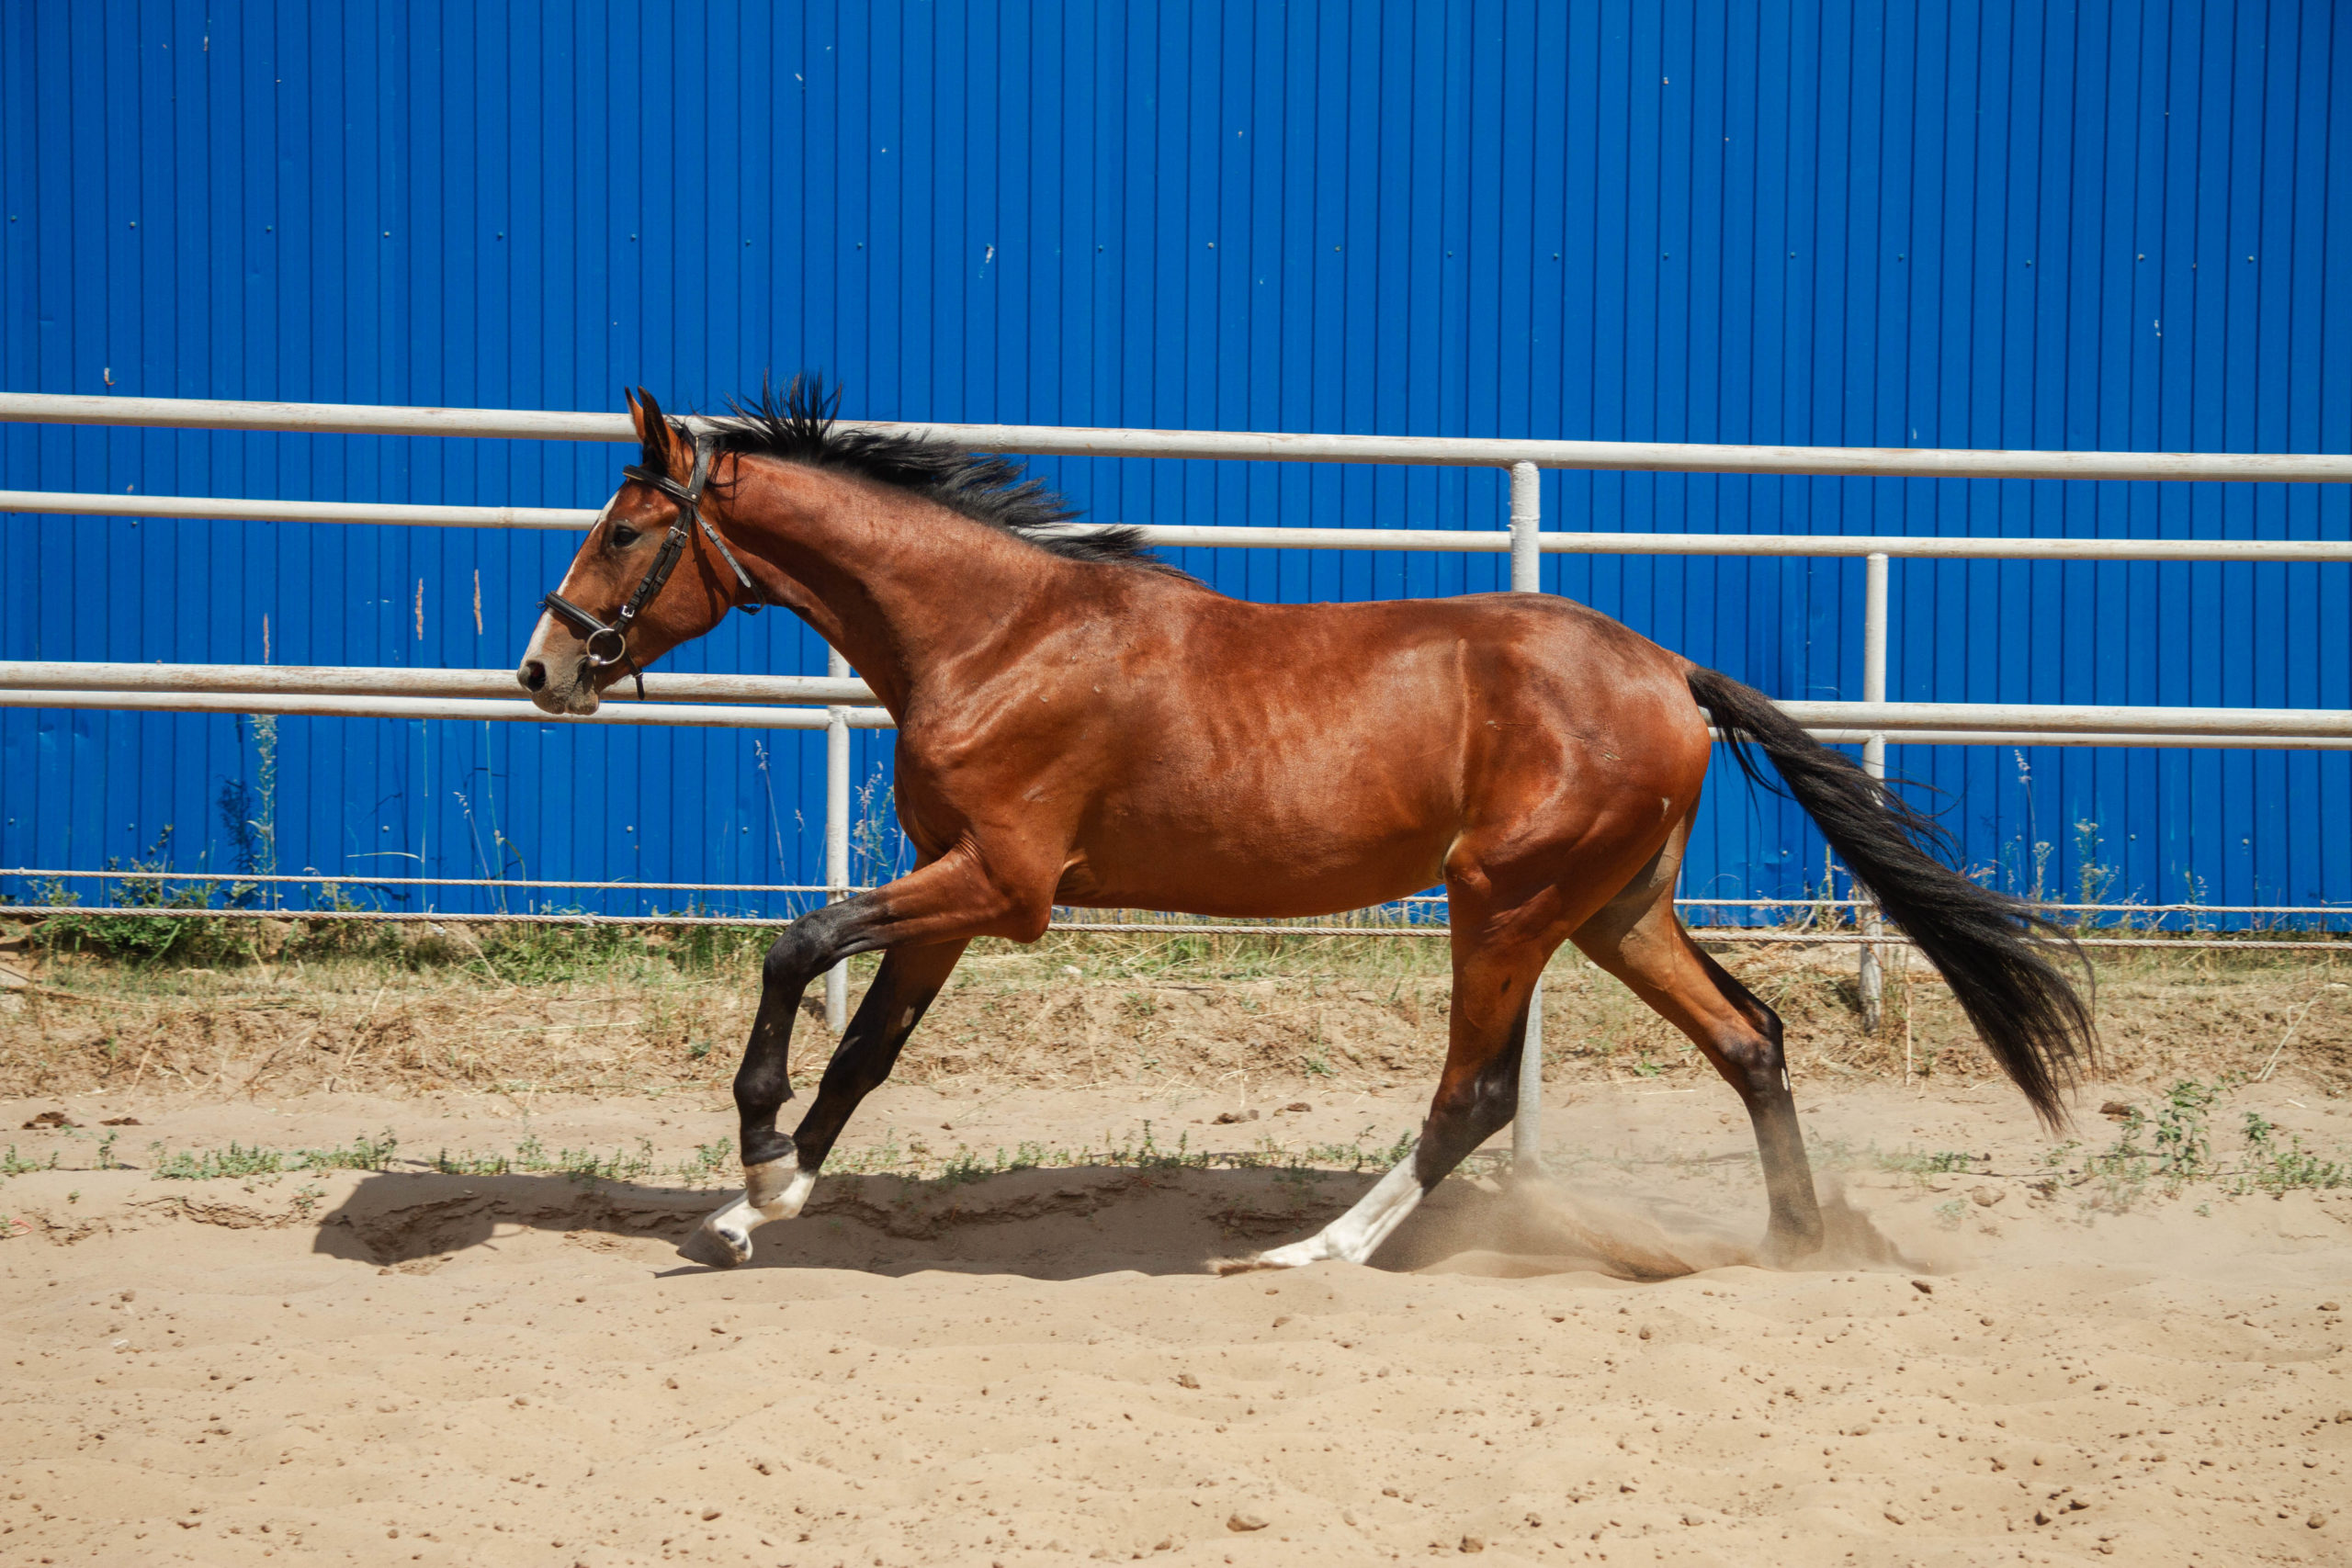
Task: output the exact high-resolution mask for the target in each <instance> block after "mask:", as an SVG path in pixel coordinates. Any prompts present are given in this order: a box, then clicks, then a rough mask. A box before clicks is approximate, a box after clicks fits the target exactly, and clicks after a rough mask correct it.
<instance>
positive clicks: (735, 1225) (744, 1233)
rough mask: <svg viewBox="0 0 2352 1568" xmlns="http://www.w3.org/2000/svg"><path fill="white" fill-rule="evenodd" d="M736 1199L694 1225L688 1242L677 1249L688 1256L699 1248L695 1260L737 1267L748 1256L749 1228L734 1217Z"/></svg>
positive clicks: (747, 1260)
mask: <svg viewBox="0 0 2352 1568" xmlns="http://www.w3.org/2000/svg"><path fill="white" fill-rule="evenodd" d="M741 1206H742V1205H741V1203H740V1202H737V1203H730V1204H729V1205H728V1206H727V1207H726V1208H724V1209H721V1210H720V1211H719V1212H718V1213H715V1214H713V1215H711V1216H710V1217H709V1218H707V1219H706V1220H704V1221H703V1223H702V1224H699V1225H697V1226H695V1233H694V1235H693V1236H692V1237H690V1238H689V1241H690V1244H695V1245H690V1246H689V1247H681V1248H680V1249H679V1250H680V1251H683V1252H685V1253H686V1254H687V1255H688V1256H689V1257H693V1256H694V1254H695V1253H696V1252H699V1253H701V1254H703V1255H704V1256H703V1257H702V1258H697V1259H696V1261H700V1262H709V1263H713V1264H716V1265H717V1266H718V1267H719V1268H721V1269H740V1268H741V1267H742V1266H743V1265H744V1264H746V1263H749V1262H750V1261H751V1260H752V1231H751V1227H750V1226H749V1225H746V1224H743V1222H742V1221H741V1220H740V1219H738V1218H736V1217H735V1214H734V1211H735V1210H737V1209H739V1208H741Z"/></svg>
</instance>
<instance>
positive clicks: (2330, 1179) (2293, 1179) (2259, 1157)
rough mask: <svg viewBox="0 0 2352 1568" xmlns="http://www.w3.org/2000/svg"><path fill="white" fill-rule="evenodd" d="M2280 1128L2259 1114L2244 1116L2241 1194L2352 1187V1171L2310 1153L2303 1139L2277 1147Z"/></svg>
mask: <svg viewBox="0 0 2352 1568" xmlns="http://www.w3.org/2000/svg"><path fill="white" fill-rule="evenodd" d="M2277 1134H2278V1127H2277V1126H2276V1125H2275V1124H2273V1123H2272V1122H2269V1121H2267V1120H2266V1119H2265V1118H2264V1117H2263V1115H2262V1113H2261V1112H2260V1111H2247V1112H2246V1113H2245V1169H2244V1170H2243V1172H2242V1173H2241V1177H2242V1180H2241V1183H2240V1190H2245V1188H2246V1187H2252V1188H2253V1189H2255V1190H2257V1191H2262V1192H2271V1193H2278V1192H2288V1191H2295V1190H2323V1191H2324V1190H2332V1189H2335V1188H2338V1187H2352V1167H2347V1166H2345V1165H2343V1164H2340V1163H2338V1162H2337V1161H2335V1160H2331V1159H2322V1158H2321V1157H2320V1156H2317V1155H2314V1154H2312V1153H2310V1152H2309V1151H2307V1150H2306V1149H2305V1148H2304V1147H2303V1140H2302V1139H2301V1137H2300V1136H2296V1135H2291V1134H2290V1137H2289V1140H2288V1145H2287V1146H2286V1147H2285V1148H2283V1149H2282V1148H2280V1147H2278V1141H2277Z"/></svg>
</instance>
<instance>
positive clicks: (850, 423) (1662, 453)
mask: <svg viewBox="0 0 2352 1568" xmlns="http://www.w3.org/2000/svg"><path fill="white" fill-rule="evenodd" d="M8 421H16V422H23V423H41V424H133V425H151V426H160V427H164V428H168V429H180V430H266V431H285V432H298V433H299V432H308V433H312V434H345V435H448V436H472V437H491V438H503V439H523V440H534V441H624V442H627V441H635V440H636V439H637V433H636V431H635V430H634V429H633V428H632V427H631V426H630V423H629V418H628V415H627V414H625V413H588V412H559V411H549V410H538V409H442V408H393V407H377V406H373V405H369V404H364V403H273V402H239V401H232V400H220V399H205V398H110V397H102V396H96V395H92V394H85V393H56V392H0V422H8ZM689 423H707V422H695V421H689ZM842 424H843V426H844V427H845V428H854V429H869V430H876V431H884V432H889V433H892V434H922V435H928V436H932V437H934V438H936V439H938V440H941V441H948V442H953V443H954V444H956V446H963V447H967V448H968V449H970V450H972V451H975V452H1018V453H1028V454H1035V456H1038V457H1179V458H1199V459H1208V460H1214V461H1239V462H1274V463H1417V464H1428V465H1444V466H1450V467H1466V468H1510V467H1512V466H1514V465H1516V464H1520V463H1531V464H1533V465H1534V466H1535V467H1536V468H1591V469H1608V470H1615V471H1623V472H1631V473H1689V474H1817V475H1853V476H1860V477H1867V478H1873V479H2154V480H2167V481H2192V482H2193V481H2199V480H2222V481H2233V482H2237V481H2248V480H2252V481H2259V482H2267V483H2273V484H2346V483H2352V456H2347V455H2341V454H2335V453H2272V452H2031V451H2020V452H2005V451H1953V450H1944V449H1930V448H1914V447H1906V446H1714V445H1702V444H1699V443H1695V442H1651V441H1528V440H1513V439H1508V438H1499V437H1485V436H1455V435H1317V434H1288V433H1282V432H1271V431H1243V430H1094V429H1087V428H1083V427H1078V426H1069V425H1051V424H941V423H888V422H881V421H854V420H844V421H842Z"/></svg>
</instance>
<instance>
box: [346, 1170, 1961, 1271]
mask: <svg viewBox="0 0 2352 1568" xmlns="http://www.w3.org/2000/svg"><path fill="white" fill-rule="evenodd" d="M1374 1179H1375V1178H1374V1176H1373V1175H1369V1174H1362V1175H1359V1174H1349V1173H1344V1172H1334V1171H1306V1172H1300V1171H1288V1170H1264V1169H1256V1170H1250V1169H1240V1170H1221V1169H1199V1168H1169V1169H1136V1168H1125V1167H1070V1168H1057V1169H1033V1170H1020V1171H1011V1172H1006V1173H1003V1174H999V1175H991V1176H986V1177H982V1178H980V1179H962V1180H958V1179H937V1178H934V1179H920V1178H910V1177H900V1176H840V1177H827V1178H826V1179H824V1180H822V1181H821V1182H820V1183H819V1185H818V1188H817V1191H816V1193H815V1195H814V1196H813V1197H812V1198H811V1200H810V1201H809V1207H808V1209H807V1210H806V1211H805V1212H804V1213H802V1214H801V1216H800V1217H799V1218H798V1219H797V1220H793V1221H787V1222H783V1223H779V1224H772V1225H768V1226H766V1227H764V1228H763V1229H762V1230H761V1231H759V1232H758V1233H757V1239H758V1252H757V1254H756V1256H755V1257H754V1258H753V1259H752V1262H751V1263H750V1264H748V1265H746V1267H748V1268H753V1269H852V1270H857V1271H862V1272H866V1273H873V1274H880V1275H903V1274H912V1273H917V1272H921V1271H924V1270H946V1271H953V1272H958V1273H974V1274H1016V1275H1022V1276H1025V1277H1027V1278H1031V1279H1039V1280H1070V1279H1079V1278H1082V1277H1085V1276H1088V1275H1096V1274H1105V1273H1113V1272H1118V1271H1123V1270H1128V1271H1134V1272H1137V1273H1143V1274H1198V1273H1204V1272H1207V1271H1210V1270H1212V1269H1215V1268H1216V1266H1217V1265H1218V1264H1219V1263H1220V1262H1223V1261H1226V1260H1229V1259H1234V1258H1246V1257H1248V1256H1250V1254H1252V1253H1254V1252H1256V1251H1257V1250H1258V1249H1259V1248H1261V1247H1268V1246H1272V1245H1276V1244H1279V1243H1281V1242H1284V1241H1294V1240H1296V1239H1298V1238H1299V1237H1301V1236H1304V1235H1308V1234H1310V1233H1312V1232H1313V1231H1315V1230H1317V1228H1319V1227H1320V1226H1322V1225H1323V1224H1326V1223H1328V1222H1329V1221H1330V1220H1332V1219H1334V1218H1336V1217H1337V1216H1338V1215H1339V1214H1340V1213H1343V1212H1344V1211H1345V1210H1346V1209H1347V1207H1348V1206H1349V1205H1350V1204H1351V1203H1353V1202H1354V1201H1356V1200H1357V1199H1358V1198H1360V1197H1362V1196H1363V1193H1364V1191H1365V1190H1367V1189H1368V1188H1369V1187H1370V1186H1371V1185H1372V1183H1373V1181H1374ZM723 1196H724V1194H723V1193H720V1192H718V1191H714V1190H707V1189H706V1190H687V1189H682V1188H676V1187H657V1186H640V1185H637V1184H633V1183H628V1182H615V1181H586V1180H582V1179H577V1178H571V1177H566V1176H561V1175H507V1176H449V1175H443V1174H440V1173H437V1172H429V1171H420V1172H385V1173H382V1174H380V1175H377V1176H372V1177H369V1178H368V1179H364V1180H363V1181H361V1182H360V1183H359V1185H358V1186H357V1188H356V1189H355V1190H353V1192H352V1193H351V1195H350V1197H349V1198H348V1199H346V1200H345V1201H344V1202H343V1203H341V1204H339V1205H337V1206H336V1207H335V1208H334V1210H333V1211H332V1212H330V1213H325V1214H323V1215H322V1216H321V1219H320V1224H319V1229H318V1233H317V1239H316V1242H315V1244H314V1250H315V1251H317V1252H319V1253H322V1254H325V1255H327V1256H330V1257H334V1258H346V1259H350V1260H352V1261H355V1262H364V1263H370V1264H374V1265H376V1266H378V1267H379V1268H390V1269H402V1270H403V1271H424V1270H428V1269H435V1268H438V1267H439V1266H440V1265H441V1264H443V1263H445V1262H447V1261H449V1260H451V1259H453V1258H456V1257H458V1255H459V1254H461V1253H463V1252H465V1251H467V1250H469V1249H472V1248H477V1247H494V1246H496V1245H497V1244H498V1242H499V1241H501V1240H502V1239H505V1238H511V1237H514V1236H515V1235H521V1234H524V1233H526V1232H539V1233H553V1234H560V1235H562V1236H564V1237H565V1238H566V1239H569V1240H572V1241H576V1242H580V1243H582V1244H584V1245H587V1246H590V1247H597V1248H600V1249H603V1250H607V1251H616V1252H622V1253H626V1254H628V1256H630V1257H632V1258H643V1259H644V1260H645V1261H647V1262H648V1263H650V1264H652V1265H653V1266H654V1267H656V1268H657V1269H661V1270H662V1271H663V1272H700V1271H704V1270H707V1269H713V1268H714V1267H715V1258H714V1256H713V1254H712V1253H711V1252H710V1251H709V1250H708V1249H707V1243H705V1242H704V1241H702V1240H701V1239H700V1238H699V1237H697V1236H696V1235H695V1230H696V1227H697V1226H698V1225H699V1224H700V1223H701V1220H702V1217H703V1216H704V1215H705V1214H706V1213H709V1211H710V1210H712V1209H713V1208H715V1207H717V1206H718V1203H719V1202H720V1201H721V1200H722V1198H723ZM1822 1200H1823V1205H1822V1206H1823V1218H1824V1220H1825V1221H1826V1224H1827V1226H1828V1235H1827V1237H1826V1244H1825V1245H1824V1247H1822V1249H1821V1250H1820V1251H1819V1252H1818V1253H1816V1254H1815V1255H1814V1256H1812V1257H1810V1258H1804V1259H1803V1260H1801V1261H1800V1262H1799V1264H1798V1265H1797V1267H1799V1268H1803V1269H1855V1268H1884V1269H1896V1268H1906V1267H1916V1265H1913V1264H1912V1263H1911V1262H1910V1261H1909V1260H1907V1259H1906V1258H1904V1256H1903V1255H1902V1253H1901V1251H1900V1250H1899V1249H1898V1248H1897V1247H1895V1245H1894V1243H1893V1242H1892V1241H1891V1240H1890V1239H1889V1238H1887V1237H1886V1236H1885V1235H1883V1234H1882V1233H1881V1232H1880V1231H1879V1229H1878V1228H1877V1227H1876V1225H1874V1224H1872V1223H1871V1220H1870V1218H1869V1216H1867V1215H1866V1214H1864V1213H1861V1212H1860V1211H1859V1210H1857V1209H1855V1208H1853V1207H1852V1206H1851V1205H1850V1204H1849V1203H1848V1202H1847V1201H1845V1198H1844V1195H1843V1194H1842V1192H1839V1191H1838V1190H1834V1189H1829V1188H1826V1187H1825V1190H1824V1191H1823V1193H1822ZM1738 1207H1739V1208H1741V1209H1742V1210H1743V1211H1744V1210H1745V1208H1746V1205H1738ZM1761 1219H1762V1216H1761V1214H1760V1213H1757V1214H1756V1215H1754V1216H1753V1217H1750V1216H1748V1215H1747V1214H1746V1213H1744V1212H1743V1213H1741V1214H1740V1215H1739V1216H1738V1217H1737V1218H1736V1219H1735V1218H1727V1217H1726V1216H1724V1214H1722V1213H1717V1212H1712V1211H1708V1210H1702V1209H1700V1208H1697V1207H1694V1206H1691V1205H1689V1204H1685V1203H1681V1202H1679V1201H1674V1200H1671V1199H1668V1198H1663V1197H1647V1196H1638V1195H1628V1194H1626V1193H1624V1192H1623V1191H1620V1190H1600V1189H1598V1188H1592V1187H1587V1186H1582V1185H1579V1184H1577V1183H1573V1182H1563V1181H1556V1180H1551V1179H1535V1180H1526V1181H1521V1180H1509V1179H1506V1180H1504V1181H1497V1180H1494V1179H1488V1178H1476V1179H1459V1178H1457V1179H1453V1180H1449V1181H1447V1182H1445V1183H1443V1184H1442V1186H1441V1187H1440V1188H1439V1189H1438V1190H1437V1191H1435V1192H1433V1193H1432V1194H1430V1198H1429V1201H1426V1202H1425V1203H1423V1204H1422V1206H1421V1207H1420V1209H1419V1211H1418V1212H1417V1213H1414V1214H1413V1215H1412V1216H1411V1217H1410V1218H1409V1219H1408V1220H1407V1221H1406V1222H1405V1224H1403V1225H1402V1226H1400V1227H1399V1229H1398V1230H1397V1234H1396V1235H1394V1236H1392V1237H1391V1238H1390V1239H1389V1241H1388V1243H1387V1245H1386V1246H1385V1247H1382V1248H1381V1250H1380V1252H1379V1254H1378V1255H1377V1256H1376V1257H1375V1258H1374V1260H1373V1266H1374V1267H1375V1268H1379V1269H1388V1270H1393V1271H1435V1272H1453V1273H1464V1274H1478V1275H1487V1276H1493V1277H1503V1278H1512V1277H1524V1276H1532V1275H1545V1274H1566V1273H1594V1274H1600V1275H1603V1276H1606V1277H1610V1278H1613V1279H1619V1280H1666V1279H1675V1278H1679V1277H1681V1276H1684V1275H1688V1274H1692V1273H1696V1272H1700V1271H1702V1270H1706V1269H1724V1268H1733V1267H1739V1266H1749V1267H1762V1266H1765V1259H1764V1258H1762V1257H1761V1255H1760V1253H1759V1251H1758V1246H1757V1241H1758V1232H1759V1231H1760V1230H1761Z"/></svg>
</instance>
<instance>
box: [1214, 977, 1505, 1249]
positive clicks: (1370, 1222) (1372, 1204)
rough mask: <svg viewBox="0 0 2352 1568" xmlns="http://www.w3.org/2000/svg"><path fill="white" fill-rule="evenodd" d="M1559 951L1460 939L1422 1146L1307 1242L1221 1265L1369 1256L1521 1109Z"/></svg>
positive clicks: (1420, 1144) (1422, 1130)
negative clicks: (1533, 1011)
mask: <svg viewBox="0 0 2352 1568" xmlns="http://www.w3.org/2000/svg"><path fill="white" fill-rule="evenodd" d="M1550 957H1551V950H1550V948H1549V947H1547V946H1544V945H1542V944H1539V943H1521V944H1518V945H1514V946H1511V947H1509V948H1497V947H1480V946H1473V945H1472V944H1470V943H1469V942H1467V941H1466V940H1465V938H1464V937H1463V936H1457V937H1456V938H1455V940H1454V953H1453V1019H1452V1039H1451V1041H1450V1043H1448V1046H1447V1050H1446V1057H1445V1071H1444V1073H1443V1075H1442V1077H1440V1078H1439V1079H1438V1087H1437V1093H1436V1094H1435V1095H1434V1096H1432V1097H1431V1099H1430V1111H1429V1115H1428V1117H1427V1118H1426V1119H1425V1120H1424V1121H1423V1122H1422V1123H1421V1135H1420V1137H1419V1139H1418V1140H1417V1141H1416V1142H1415V1143H1414V1145H1413V1152H1412V1153H1411V1154H1410V1155H1409V1156H1407V1157H1406V1158H1405V1159H1403V1160H1401V1161H1399V1162H1398V1163H1397V1167H1396V1168H1394V1169H1392V1170H1390V1171H1389V1172H1388V1174H1387V1175H1385V1176H1384V1177H1382V1178H1381V1179H1380V1180H1379V1181H1378V1182H1377V1183H1376V1184H1375V1185H1374V1187H1373V1189H1372V1190H1371V1191H1369V1192H1367V1193H1365V1194H1364V1195H1363V1197H1362V1198H1361V1199H1359V1200H1357V1201H1356V1204H1355V1206H1354V1207H1353V1208H1351V1209H1350V1210H1349V1211H1348V1212H1347V1213H1344V1214H1342V1215H1340V1217H1339V1218H1338V1219H1336V1220H1333V1221H1332V1222H1331V1223H1330V1224H1328V1225H1326V1226H1324V1227H1323V1228H1322V1229H1321V1230H1319V1231H1317V1232H1316V1233H1315V1235H1311V1236H1308V1237H1307V1238H1306V1240H1304V1241H1295V1242H1292V1243H1291V1244H1290V1245H1288V1246H1287V1247H1274V1248H1272V1249H1271V1250H1270V1251H1266V1252H1261V1253H1260V1254H1259V1255H1258V1256H1257V1257H1255V1258H1244V1259H1240V1260H1238V1261H1237V1262H1234V1263H1229V1264H1224V1265H1220V1266H1219V1268H1220V1271H1221V1272H1226V1273H1234V1272H1238V1271H1240V1270H1243V1269H1295V1268H1299V1267H1301V1266H1302V1265H1305V1264H1308V1263H1320V1262H1323V1261H1325V1260H1327V1259H1329V1260H1331V1261H1335V1262H1341V1263H1363V1262H1368V1261H1369V1260H1370V1259H1371V1258H1372V1255H1373V1254H1374V1253H1375V1252H1377V1251H1378V1250H1380V1244H1381V1243H1382V1242H1384V1241H1385V1240H1387V1239H1388V1237H1389V1235H1391V1234H1392V1233H1393V1232H1394V1231H1395V1230H1396V1229H1397V1226H1398V1225H1400V1224H1404V1223H1405V1217H1406V1216H1407V1215H1408V1214H1410V1213H1412V1212H1413V1211H1414V1210H1415V1209H1417V1208H1419V1206H1420V1202H1421V1200H1422V1198H1423V1197H1425V1196H1426V1195H1427V1194H1428V1193H1429V1191H1430V1189H1431V1188H1433V1187H1435V1186H1436V1185H1437V1184H1438V1183H1439V1182H1441V1181H1442V1180H1444V1179H1446V1177H1447V1176H1448V1175H1449V1174H1451V1173H1452V1171H1453V1168H1454V1167H1455V1166H1457V1165H1460V1164H1461V1163H1462V1161H1463V1158H1464V1156H1466V1155H1468V1154H1469V1153H1470V1151H1471V1150H1473V1149H1475V1148H1476V1147H1477V1146H1478V1145H1480V1144H1483V1143H1485V1142H1486V1141H1487V1139H1488V1138H1490V1137H1492V1136H1494V1134H1497V1133H1498V1132H1500V1131H1501V1130H1502V1129H1503V1128H1504V1127H1506V1126H1508V1125H1510V1119H1511V1117H1512V1116H1514V1115H1515V1114H1517V1113H1518V1111H1519V1059H1520V1054H1521V1051H1523V1050H1524V1049H1525V1048H1526V1043H1527V1003H1528V998H1529V996H1530V995H1531V994H1532V991H1533V988H1534V983H1535V977H1536V976H1538V975H1541V974H1542V973H1543V971H1544V961H1545V960H1546V959H1548V958H1550Z"/></svg>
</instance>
